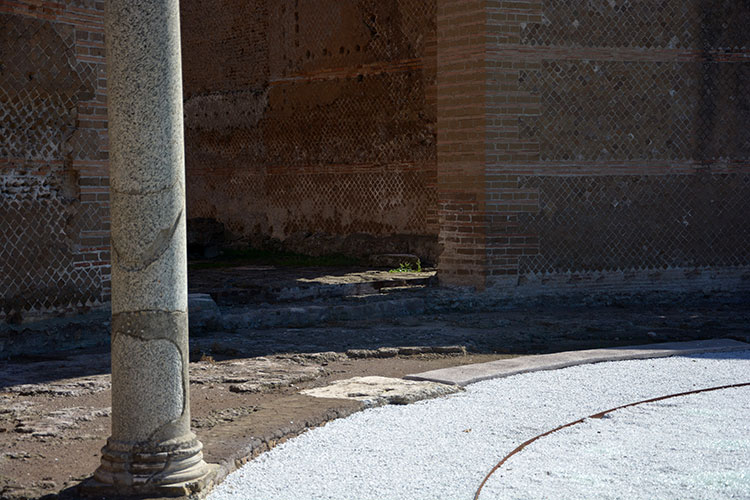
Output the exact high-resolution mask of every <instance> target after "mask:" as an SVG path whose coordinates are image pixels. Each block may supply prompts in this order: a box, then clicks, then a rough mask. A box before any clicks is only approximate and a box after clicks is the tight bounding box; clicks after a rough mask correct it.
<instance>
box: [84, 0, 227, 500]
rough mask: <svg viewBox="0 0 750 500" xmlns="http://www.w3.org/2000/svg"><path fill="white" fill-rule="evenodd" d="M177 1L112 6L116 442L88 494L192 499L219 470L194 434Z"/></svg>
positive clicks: (112, 1) (117, 1)
mask: <svg viewBox="0 0 750 500" xmlns="http://www.w3.org/2000/svg"><path fill="white" fill-rule="evenodd" d="M179 19H180V12H179V2H178V0H108V1H107V7H106V26H105V29H106V31H105V35H106V46H107V87H108V89H107V92H108V110H109V111H108V112H109V150H110V196H111V222H112V435H111V437H110V438H109V439H108V441H107V445H106V446H105V447H104V448H103V450H102V454H103V456H102V463H101V466H100V467H99V468H98V469H97V471H96V473H95V474H94V477H93V479H92V480H91V481H90V482H89V483H88V484H86V485H85V486H84V487H83V491H84V493H86V494H95V495H102V494H104V495H117V496H128V495H139V496H183V495H188V494H191V493H194V492H196V491H199V490H201V489H203V488H204V487H205V486H206V484H207V483H208V482H209V481H210V479H211V477H212V476H213V471H214V470H215V468H214V466H210V465H208V464H206V463H205V462H204V461H203V454H202V452H201V449H202V445H201V443H200V442H199V441H198V440H197V438H196V437H195V435H194V434H193V433H192V432H191V431H190V399H189V381H188V315H187V257H186V232H185V165H184V144H183V124H182V76H181V62H180V23H179Z"/></svg>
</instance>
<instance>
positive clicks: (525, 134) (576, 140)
mask: <svg viewBox="0 0 750 500" xmlns="http://www.w3.org/2000/svg"><path fill="white" fill-rule="evenodd" d="M519 84H520V87H521V89H523V90H525V91H528V92H529V93H530V94H531V95H538V96H540V98H541V110H542V111H541V115H539V116H536V117H533V116H521V117H519V128H520V137H521V138H524V139H531V140H535V141H538V142H539V144H540V159H541V160H542V161H575V160H655V159H661V160H698V161H702V162H713V161H718V160H722V159H727V158H732V159H735V160H745V161H747V160H748V159H750V137H749V136H748V134H747V133H746V130H745V128H744V125H745V124H747V123H749V122H750V63H734V64H721V63H701V62H685V63H677V62H671V63H670V62H643V61H636V62H620V61H544V62H543V63H542V69H541V70H540V71H521V72H520V76H519Z"/></svg>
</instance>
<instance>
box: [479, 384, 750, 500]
mask: <svg viewBox="0 0 750 500" xmlns="http://www.w3.org/2000/svg"><path fill="white" fill-rule="evenodd" d="M747 386H750V382H745V383H742V384H732V385H722V386H721V387H710V388H708V389H697V390H695V391H688V392H680V393H678V394H670V395H668V396H659V397H657V398H651V399H645V400H643V401H638V402H637V403H628V404H626V405H622V406H617V407H616V408H611V409H609V410H605V411H602V412H599V413H594V414H593V415H589V416H588V417H583V418H581V419H578V420H576V421H575V422H569V423H567V424H565V425H561V426H559V427H555V428H554V429H552V430H549V431H547V432H545V433H543V434H539V435H538V436H536V437H533V438H531V439H529V440H527V441H524V442H523V443H521V444H520V445H519V446H518V447H516V449H514V450H513V451H511V452H510V453H508V454H507V455H505V456H504V457H503V459H502V460H500V461H499V462H498V463H497V465H496V466H494V467H493V468H492V470H491V471H490V472H489V474H487V475H486V476H485V478H484V480H483V481H482V484H480V485H479V488H478V489H477V492H476V493H475V494H474V500H479V494H480V493H481V492H482V488H484V485H485V483H487V480H488V479H489V478H490V476H492V474H494V473H495V472H496V471H497V470H498V469H499V468H500V467H502V465H503V464H504V463H505V462H507V461H508V460H509V459H510V457H512V456H513V455H515V454H516V453H518V452H520V451H521V450H523V449H524V448H526V447H527V446H528V445H530V444H531V443H533V442H534V441H537V440H539V439H541V438H543V437H545V436H549V435H550V434H552V433H555V432H557V431H559V430H562V429H565V428H566V427H573V426H574V425H578V424H580V423H583V422H584V421H586V420H588V419H590V418H603V417H604V415H607V414H608V413H612V412H614V411H617V410H622V409H623V408H629V407H631V406H637V405H642V404H646V403H655V402H657V401H663V400H665V399H671V398H678V397H680V396H689V395H691V394H699V393H701V392H711V391H720V390H722V389H735V388H738V387H747Z"/></svg>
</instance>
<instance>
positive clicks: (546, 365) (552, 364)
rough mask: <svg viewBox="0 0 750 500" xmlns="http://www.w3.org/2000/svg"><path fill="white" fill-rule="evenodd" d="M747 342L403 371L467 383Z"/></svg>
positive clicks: (593, 351) (617, 350)
mask: <svg viewBox="0 0 750 500" xmlns="http://www.w3.org/2000/svg"><path fill="white" fill-rule="evenodd" d="M748 347H750V344H746V343H744V342H739V341H736V340H730V339H715V340H698V341H694V342H668V343H663V344H651V345H642V346H631V347H615V348H610V349H589V350H583V351H568V352H559V353H554V354H540V355H536V356H524V357H520V358H512V359H502V360H498V361H490V362H488V363H479V364H475V365H465V366H456V367H452V368H443V369H440V370H432V371H428V372H423V373H415V374H410V375H406V376H405V377H404V378H405V379H406V380H422V381H430V382H437V383H441V384H451V385H459V386H466V385H468V384H472V383H474V382H480V381H482V380H490V379H494V378H502V377H510V376H511V375H518V374H520V373H528V372H535V371H542V370H556V369H558V368H567V367H569V366H576V365H583V364H589V363H599V362H602V361H622V360H628V359H649V358H664V357H669V356H678V355H682V356H684V355H689V354H697V353H705V352H726V351H742V350H747V349H748Z"/></svg>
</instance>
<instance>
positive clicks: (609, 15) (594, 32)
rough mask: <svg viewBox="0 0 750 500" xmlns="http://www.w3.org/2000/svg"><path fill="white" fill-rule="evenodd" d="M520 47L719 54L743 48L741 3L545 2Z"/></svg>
mask: <svg viewBox="0 0 750 500" xmlns="http://www.w3.org/2000/svg"><path fill="white" fill-rule="evenodd" d="M543 9H544V15H543V17H542V22H541V23H528V24H525V25H524V26H522V30H521V43H524V44H527V45H540V46H580V47H632V48H649V49H650V48H665V49H702V50H721V49H725V50H726V49H736V48H739V47H747V46H748V45H747V44H748V39H749V38H748V37H749V35H748V31H747V25H748V22H750V11H749V10H748V8H747V3H746V2H744V1H742V0H712V1H708V2H698V1H680V2H675V1H674V0H608V1H586V2H584V1H581V0H547V1H545V2H544V6H543Z"/></svg>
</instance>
